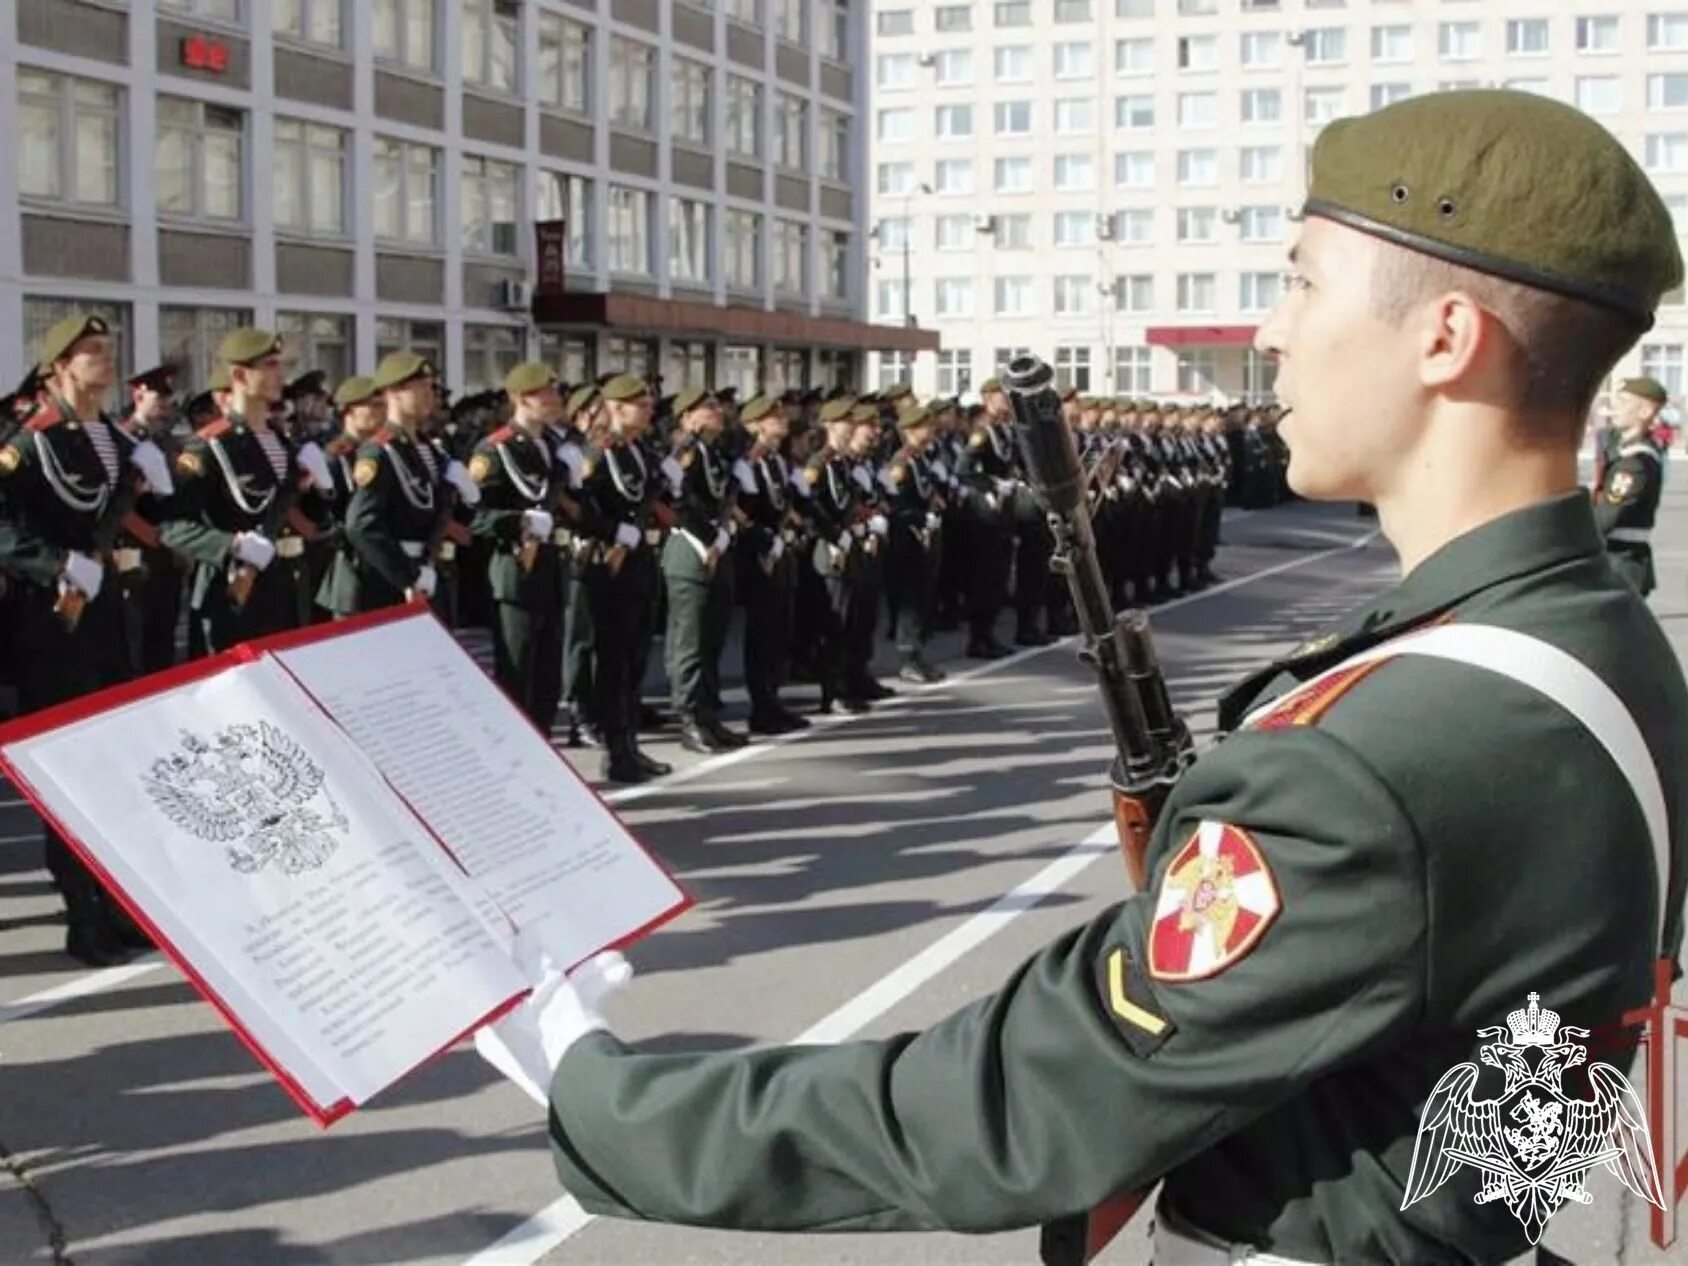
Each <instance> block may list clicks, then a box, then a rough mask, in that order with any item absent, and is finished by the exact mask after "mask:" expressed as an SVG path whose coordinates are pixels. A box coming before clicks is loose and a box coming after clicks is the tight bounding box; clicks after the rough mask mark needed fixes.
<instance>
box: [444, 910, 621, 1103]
mask: <svg viewBox="0 0 1688 1266" xmlns="http://www.w3.org/2000/svg"><path fill="white" fill-rule="evenodd" d="M519 942H520V937H519V936H518V951H517V953H518V956H520V955H521V950H520V945H519ZM541 964H542V966H541V969H540V973H539V983H538V985H536V986H535V987H534V990H533V992H532V993H531V994H529V995H528V997H527V999H526V1000H525V1001H523V1002H522V1003H520V1004H519V1005H518V1006H517V1007H516V1008H515V1009H514V1010H512V1011H510V1012H508V1013H507V1014H506V1015H504V1016H503V1017H502V1018H501V1019H499V1020H497V1021H495V1022H494V1023H492V1024H489V1025H485V1026H483V1027H482V1028H480V1029H478V1030H476V1032H475V1049H476V1050H477V1051H479V1052H480V1053H481V1058H483V1059H485V1060H486V1061H487V1063H489V1064H491V1065H492V1066H493V1067H494V1068H496V1069H497V1070H498V1071H499V1072H501V1073H503V1074H504V1075H505V1076H506V1077H508V1078H509V1079H510V1080H511V1081H513V1082H515V1083H516V1085H518V1086H519V1087H521V1089H522V1090H523V1091H525V1092H526V1093H527V1095H528V1097H529V1098H531V1099H532V1100H533V1101H534V1102H535V1103H537V1104H539V1105H540V1106H541V1107H545V1106H546V1105H547V1104H549V1103H550V1099H551V1097H550V1095H549V1093H547V1091H548V1087H549V1086H550V1084H551V1077H552V1074H553V1073H555V1072H556V1071H557V1065H558V1064H560V1063H562V1061H563V1056H564V1055H566V1054H567V1053H568V1049H569V1047H571V1046H573V1045H574V1044H575V1043H576V1042H578V1041H579V1040H580V1039H581V1038H583V1037H585V1036H586V1035H587V1034H588V1033H596V1032H599V1031H602V1030H605V1029H607V1028H608V1027H609V1026H608V1025H607V1024H605V1022H604V1018H603V1016H602V1015H601V1014H599V1008H600V1007H601V1006H602V1005H603V1001H604V999H605V998H607V997H609V995H610V994H612V993H614V992H615V991H616V990H617V989H620V988H621V987H622V986H623V985H625V984H626V983H627V982H628V981H629V980H631V979H632V978H633V966H632V964H631V963H629V962H628V961H627V960H626V959H625V958H624V957H622V956H621V955H620V954H619V953H617V952H615V951H614V950H611V951H609V952H608V953H604V954H599V955H598V956H597V957H596V958H593V959H591V960H590V961H588V962H586V963H584V964H582V965H581V966H580V967H579V968H577V969H576V971H575V972H574V974H573V975H572V976H565V975H564V974H563V973H562V971H561V970H559V969H558V968H557V967H556V965H555V963H554V962H553V961H552V960H551V958H550V956H549V955H542V957H541Z"/></svg>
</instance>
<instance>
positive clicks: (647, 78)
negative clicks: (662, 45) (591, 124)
mask: <svg viewBox="0 0 1688 1266" xmlns="http://www.w3.org/2000/svg"><path fill="white" fill-rule="evenodd" d="M655 76H656V49H654V48H652V47H651V46H650V45H649V44H641V43H639V42H638V41H637V40H628V39H623V38H622V37H621V36H619V35H617V36H613V37H612V38H611V39H610V122H611V123H613V124H615V125H616V126H617V127H631V128H638V129H639V130H640V131H642V132H648V131H650V130H651V123H652V119H651V100H652V98H653V96H654V93H653V91H652V89H653V85H654V80H655Z"/></svg>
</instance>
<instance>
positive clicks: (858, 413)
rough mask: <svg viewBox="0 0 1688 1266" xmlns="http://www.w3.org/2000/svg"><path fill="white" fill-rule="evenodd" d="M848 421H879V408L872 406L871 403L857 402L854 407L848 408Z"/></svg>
mask: <svg viewBox="0 0 1688 1266" xmlns="http://www.w3.org/2000/svg"><path fill="white" fill-rule="evenodd" d="M850 421H852V422H877V421H879V410H878V409H876V408H874V407H873V406H872V405H871V404H858V405H857V406H856V407H855V408H853V409H851V410H850Z"/></svg>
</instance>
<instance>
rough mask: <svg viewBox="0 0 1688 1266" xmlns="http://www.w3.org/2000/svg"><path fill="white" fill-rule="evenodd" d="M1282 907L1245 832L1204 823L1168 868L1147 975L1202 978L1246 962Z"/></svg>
mask: <svg viewBox="0 0 1688 1266" xmlns="http://www.w3.org/2000/svg"><path fill="white" fill-rule="evenodd" d="M1282 908H1283V900H1282V898H1281V897H1280V896H1279V893H1278V885H1277V882H1276V881H1275V880H1274V879H1273V878H1272V868H1271V867H1270V866H1268V865H1267V864H1266V857H1265V855H1264V854H1263V853H1262V852H1261V851H1260V846H1259V845H1258V844H1257V843H1255V841H1254V837H1253V836H1251V835H1250V834H1249V833H1248V832H1247V831H1245V830H1243V829H1242V828H1241V827H1236V826H1231V825H1230V824H1228V823H1225V822H1207V821H1204V822H1202V823H1201V825H1199V826H1198V827H1197V828H1196V829H1195V830H1194V831H1192V832H1191V833H1190V838H1189V840H1188V841H1186V843H1185V844H1184V847H1183V848H1181V849H1179V850H1178V855H1177V856H1176V857H1174V858H1173V859H1172V864H1171V865H1170V866H1168V867H1167V869H1166V875H1165V878H1163V879H1162V880H1161V886H1160V893H1159V896H1158V897H1157V898H1156V901H1155V916H1154V923H1153V925H1152V926H1151V927H1150V929H1149V975H1150V976H1152V977H1154V978H1155V979H1156V980H1171V981H1184V980H1205V979H1206V978H1207V977H1209V976H1217V975H1218V974H1219V973H1220V972H1222V971H1224V970H1225V969H1226V968H1227V967H1229V966H1230V965H1231V964H1232V963H1235V962H1237V961H1238V960H1239V959H1241V958H1244V957H1245V956H1246V955H1247V954H1248V953H1249V951H1251V950H1252V949H1253V948H1254V947H1255V945H1256V944H1258V943H1259V941H1260V938H1261V937H1262V936H1264V935H1265V933H1266V929H1267V928H1268V927H1270V926H1271V925H1272V920H1273V919H1275V918H1277V917H1278V911H1279V910H1281V909H1282Z"/></svg>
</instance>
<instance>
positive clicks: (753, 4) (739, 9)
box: [727, 0, 762, 26]
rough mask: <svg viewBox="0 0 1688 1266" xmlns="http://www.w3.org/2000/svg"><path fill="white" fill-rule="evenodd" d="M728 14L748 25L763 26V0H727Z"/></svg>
mask: <svg viewBox="0 0 1688 1266" xmlns="http://www.w3.org/2000/svg"><path fill="white" fill-rule="evenodd" d="M727 16H728V17H729V18H731V19H732V20H733V21H735V22H742V23H744V25H746V26H761V25H762V0H727Z"/></svg>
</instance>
